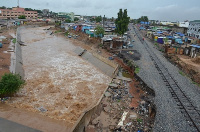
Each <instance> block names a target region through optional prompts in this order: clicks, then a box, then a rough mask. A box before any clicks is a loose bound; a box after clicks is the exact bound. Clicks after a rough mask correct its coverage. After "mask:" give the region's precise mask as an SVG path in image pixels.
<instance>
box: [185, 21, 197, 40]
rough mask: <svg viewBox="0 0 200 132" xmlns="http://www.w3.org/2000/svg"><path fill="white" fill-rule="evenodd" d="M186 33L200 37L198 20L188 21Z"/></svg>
mask: <svg viewBox="0 0 200 132" xmlns="http://www.w3.org/2000/svg"><path fill="white" fill-rule="evenodd" d="M187 34H188V36H190V37H195V38H198V39H200V22H190V24H189V26H188V31H187Z"/></svg>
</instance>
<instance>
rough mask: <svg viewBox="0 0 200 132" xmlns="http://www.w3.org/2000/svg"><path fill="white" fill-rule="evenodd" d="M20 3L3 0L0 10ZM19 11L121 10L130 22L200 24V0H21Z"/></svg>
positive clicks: (105, 12)
mask: <svg viewBox="0 0 200 132" xmlns="http://www.w3.org/2000/svg"><path fill="white" fill-rule="evenodd" d="M17 1H18V0H0V6H6V7H14V6H17ZM20 7H24V8H25V7H27V8H34V9H50V10H51V11H54V12H74V13H75V14H80V15H102V16H103V15H106V16H107V17H117V13H118V11H119V9H120V8H122V9H127V10H128V15H129V16H130V17H131V18H134V19H135V18H139V17H141V16H143V15H145V16H148V17H149V19H150V20H170V21H184V20H200V0H20Z"/></svg>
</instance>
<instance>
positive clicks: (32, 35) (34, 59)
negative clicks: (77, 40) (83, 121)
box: [9, 27, 110, 130]
mask: <svg viewBox="0 0 200 132" xmlns="http://www.w3.org/2000/svg"><path fill="white" fill-rule="evenodd" d="M45 28H48V27H37V28H28V29H23V30H22V31H21V38H22V41H23V42H24V44H25V45H26V46H23V47H22V57H23V66H24V70H25V80H26V85H25V86H24V88H23V89H21V91H19V92H18V93H17V97H14V98H12V99H11V101H9V104H10V105H12V106H14V107H16V108H23V109H25V110H28V111H31V112H37V113H40V114H42V115H45V116H47V117H50V118H53V119H56V120H62V121H65V122H66V126H67V128H69V130H70V128H71V127H72V126H73V125H74V124H75V122H76V121H77V120H78V118H79V117H80V115H81V114H82V113H83V112H84V111H86V110H87V109H89V108H91V107H92V106H93V105H95V104H96V103H97V101H98V100H99V98H100V96H101V95H102V93H103V91H104V90H105V89H106V87H107V85H108V83H109V82H110V78H109V77H108V76H106V75H104V74H103V73H102V72H100V71H99V70H98V69H97V68H95V67H94V66H93V65H92V64H90V63H88V62H87V61H86V60H83V59H82V58H80V57H79V56H77V55H76V54H75V53H74V52H73V50H74V49H75V48H76V47H75V46H74V45H73V44H71V43H70V42H69V41H67V40H66V39H65V38H61V37H56V36H54V35H50V33H49V32H50V31H48V30H44V29H45Z"/></svg>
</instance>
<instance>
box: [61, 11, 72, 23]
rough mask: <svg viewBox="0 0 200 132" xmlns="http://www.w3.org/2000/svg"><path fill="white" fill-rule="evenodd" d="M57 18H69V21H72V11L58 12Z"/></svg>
mask: <svg viewBox="0 0 200 132" xmlns="http://www.w3.org/2000/svg"><path fill="white" fill-rule="evenodd" d="M58 18H60V19H70V20H71V21H74V13H73V12H70V13H66V12H58Z"/></svg>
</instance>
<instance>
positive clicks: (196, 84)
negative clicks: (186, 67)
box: [192, 81, 200, 87]
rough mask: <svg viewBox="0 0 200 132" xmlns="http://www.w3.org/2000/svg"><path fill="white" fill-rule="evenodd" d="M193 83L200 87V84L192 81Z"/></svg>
mask: <svg viewBox="0 0 200 132" xmlns="http://www.w3.org/2000/svg"><path fill="white" fill-rule="evenodd" d="M192 83H193V84H195V85H197V86H199V87H200V84H198V83H196V82H194V81H192Z"/></svg>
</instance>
